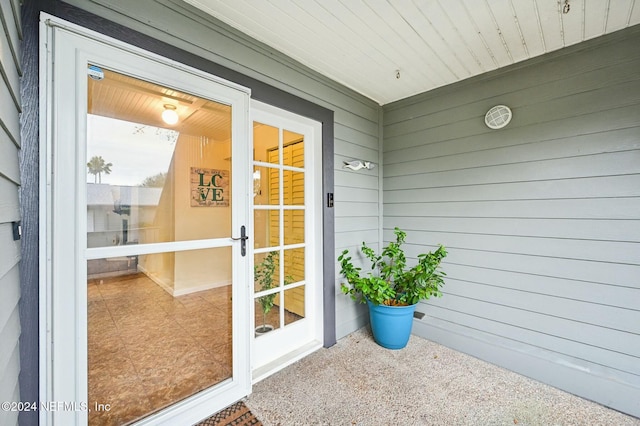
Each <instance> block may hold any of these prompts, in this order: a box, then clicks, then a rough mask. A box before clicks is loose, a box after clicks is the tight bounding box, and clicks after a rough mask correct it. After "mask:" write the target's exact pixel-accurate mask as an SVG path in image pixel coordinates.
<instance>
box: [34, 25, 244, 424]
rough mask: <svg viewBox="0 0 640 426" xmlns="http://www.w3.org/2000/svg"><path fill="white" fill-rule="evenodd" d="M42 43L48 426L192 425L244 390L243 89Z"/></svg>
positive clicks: (86, 41)
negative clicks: (57, 404) (54, 404)
mask: <svg viewBox="0 0 640 426" xmlns="http://www.w3.org/2000/svg"><path fill="white" fill-rule="evenodd" d="M41 34H42V36H41V39H42V41H41V52H42V53H41V64H42V70H43V71H42V75H43V78H42V85H43V87H44V88H45V90H43V92H42V93H43V95H42V99H41V105H42V114H41V116H42V128H41V134H42V135H43V138H44V139H43V141H42V143H41V147H42V148H41V170H40V172H41V182H42V184H41V205H42V215H41V218H42V223H43V225H42V233H41V238H42V242H41V247H42V249H41V250H42V252H41V259H42V264H41V271H42V272H41V289H40V294H41V295H42V301H41V312H42V318H41V330H46V332H43V333H42V336H41V350H42V355H41V359H42V361H41V375H42V376H43V380H42V383H43V385H42V389H41V395H40V397H41V398H40V399H41V401H65V402H68V403H73V405H67V406H65V407H64V409H57V410H50V411H47V410H41V411H40V415H41V424H65V425H72V424H87V423H89V424H93V423H95V424H100V423H103V422H105V421H110V422H115V423H118V424H119V423H128V422H132V421H138V422H139V423H140V424H187V423H194V422H196V421H198V420H200V419H202V418H204V417H206V416H207V415H210V414H212V413H213V412H215V411H217V410H218V409H221V408H223V407H224V406H226V405H228V404H230V403H232V402H234V401H236V400H238V399H240V398H241V397H243V396H245V395H247V394H248V393H250V391H251V377H250V374H251V371H250V358H249V357H250V350H251V338H252V337H251V336H252V335H253V332H252V330H251V328H250V326H251V324H250V323H251V321H249V318H250V314H251V309H250V305H249V303H248V300H251V295H250V294H249V289H248V285H247V283H248V281H249V279H250V277H251V269H250V267H251V263H252V260H251V250H250V249H251V247H248V248H247V246H246V244H247V240H246V239H241V237H243V236H245V235H247V233H248V232H247V231H248V230H250V229H251V228H252V224H251V223H250V222H251V219H250V206H251V197H252V194H251V188H252V185H251V181H250V177H251V165H252V158H251V154H250V151H251V150H250V140H251V138H250V130H249V123H250V121H249V120H250V119H249V98H250V94H249V91H248V90H247V89H245V88H242V87H239V86H237V85H234V84H232V83H229V82H226V81H223V80H221V79H218V78H215V77H212V76H210V75H207V74H205V73H203V72H199V71H197V70H194V69H190V68H188V67H185V66H183V65H180V64H177V63H173V62H171V61H168V60H166V59H163V58H160V57H158V56H156V55H153V54H150V53H147V52H145V51H142V50H140V49H137V48H134V47H131V46H128V45H126V44H124V43H120V42H117V41H115V40H112V39H107V38H105V37H103V36H101V35H99V34H97V33H94V32H91V31H88V30H85V29H82V28H79V27H77V26H74V25H72V24H69V23H66V22H64V21H61V20H58V19H56V18H54V17H51V16H48V15H43V19H42V23H41ZM161 117H163V118H161ZM163 119H166V121H163ZM249 244H251V242H249ZM247 249H249V250H247Z"/></svg>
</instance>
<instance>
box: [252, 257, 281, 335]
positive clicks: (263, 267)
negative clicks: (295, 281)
mask: <svg viewBox="0 0 640 426" xmlns="http://www.w3.org/2000/svg"><path fill="white" fill-rule="evenodd" d="M277 265H278V252H275V251H271V252H269V254H267V255H266V256H265V258H264V259H263V260H262V262H260V264H259V265H256V266H255V268H254V275H255V280H256V282H258V283H259V284H260V291H264V290H269V289H272V288H273V287H274V285H273V276H274V274H275V272H276V267H277ZM276 294H277V293H272V294H267V295H266V296H262V297H259V298H258V303H260V307H261V308H262V326H260V327H259V328H257V329H256V331H258V332H260V333H266V332H267V331H270V330H271V329H270V328H268V327H267V314H268V313H269V312H270V311H271V308H273V303H274V300H275V298H276Z"/></svg>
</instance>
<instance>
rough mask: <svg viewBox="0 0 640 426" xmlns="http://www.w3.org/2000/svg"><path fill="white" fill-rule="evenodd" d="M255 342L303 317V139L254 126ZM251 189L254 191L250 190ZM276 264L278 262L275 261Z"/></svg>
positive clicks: (264, 126) (262, 125)
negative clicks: (255, 181) (256, 179)
mask: <svg viewBox="0 0 640 426" xmlns="http://www.w3.org/2000/svg"><path fill="white" fill-rule="evenodd" d="M253 131H254V136H253V143H254V179H255V178H256V177H257V176H259V177H260V180H259V185H258V184H257V183H256V184H255V185H254V206H255V209H254V226H255V230H254V233H255V244H254V248H255V249H256V250H255V255H254V265H255V268H254V269H255V271H254V272H255V283H254V299H255V324H256V337H261V336H263V335H265V333H267V332H270V331H272V330H277V329H279V328H281V327H286V326H287V325H289V324H292V323H294V322H295V321H297V320H300V319H303V318H304V316H305V309H304V306H305V291H304V289H305V286H304V285H303V284H304V279H305V278H304V275H305V274H304V270H305V258H304V246H305V163H304V145H305V142H304V136H303V135H301V134H299V133H296V132H292V131H289V130H286V129H280V128H277V127H273V126H270V125H267V124H264V123H259V122H254V129H253ZM256 188H257V190H255V189H256ZM281 260H282V261H281Z"/></svg>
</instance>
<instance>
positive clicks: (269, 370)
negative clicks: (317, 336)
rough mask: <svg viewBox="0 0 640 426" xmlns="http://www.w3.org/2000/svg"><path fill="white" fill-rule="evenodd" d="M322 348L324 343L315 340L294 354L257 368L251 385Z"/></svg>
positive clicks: (291, 353)
mask: <svg viewBox="0 0 640 426" xmlns="http://www.w3.org/2000/svg"><path fill="white" fill-rule="evenodd" d="M320 348H322V342H319V341H317V340H313V341H311V342H309V343H307V344H306V345H304V346H301V347H300V348H298V349H296V350H295V351H293V352H290V353H288V354H286V355H283V356H281V357H280V358H276V359H274V360H273V361H271V362H269V363H268V364H265V365H263V366H262V367H259V368H256V369H255V370H253V372H252V380H251V383H252V384H255V383H258V382H259V381H261V380H263V379H266V378H267V377H269V376H271V375H272V374H274V373H277V372H278V371H280V370H282V369H283V368H285V367H288V366H290V365H291V364H293V363H294V362H296V361H299V360H301V359H302V358H304V357H306V356H307V355H310V354H312V353H313V352H315V351H317V350H318V349H320Z"/></svg>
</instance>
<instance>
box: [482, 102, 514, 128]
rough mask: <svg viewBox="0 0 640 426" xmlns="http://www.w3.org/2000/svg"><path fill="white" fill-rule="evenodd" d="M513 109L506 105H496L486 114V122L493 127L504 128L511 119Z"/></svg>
mask: <svg viewBox="0 0 640 426" xmlns="http://www.w3.org/2000/svg"><path fill="white" fill-rule="evenodd" d="M512 116H513V114H512V113H511V109H510V108H509V107H508V106H506V105H496V106H494V107H493V108H491V109H490V110H489V111H487V114H486V115H485V116H484V122H485V124H486V125H487V126H488V127H489V128H491V129H502V128H503V127H504V126H506V125H507V124H509V122H510V121H511V117H512Z"/></svg>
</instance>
